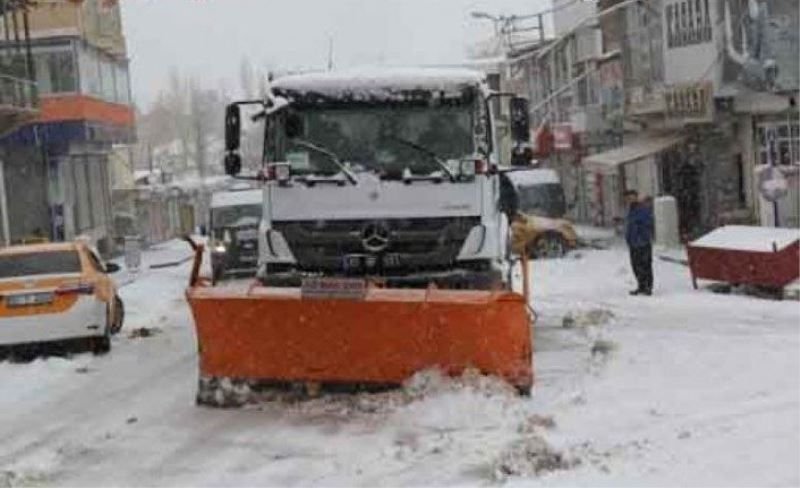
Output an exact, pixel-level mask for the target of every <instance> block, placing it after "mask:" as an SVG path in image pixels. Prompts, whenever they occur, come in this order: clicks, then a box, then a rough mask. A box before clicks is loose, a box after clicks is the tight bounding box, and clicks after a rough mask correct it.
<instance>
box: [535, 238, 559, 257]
mask: <svg viewBox="0 0 800 488" xmlns="http://www.w3.org/2000/svg"><path fill="white" fill-rule="evenodd" d="M532 251H533V253H532V254H533V255H534V256H535V257H537V258H539V259H553V258H560V257H562V256H564V254H566V253H567V245H566V243H565V242H564V238H563V237H561V236H560V235H558V234H555V233H547V234H543V235H542V236H540V237H539V238H538V239H536V241H535V242H534V243H533V250H532Z"/></svg>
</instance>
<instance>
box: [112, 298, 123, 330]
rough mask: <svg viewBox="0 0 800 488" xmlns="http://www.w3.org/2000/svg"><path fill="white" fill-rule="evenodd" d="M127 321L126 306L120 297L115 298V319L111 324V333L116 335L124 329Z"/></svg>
mask: <svg viewBox="0 0 800 488" xmlns="http://www.w3.org/2000/svg"><path fill="white" fill-rule="evenodd" d="M124 321H125V304H124V303H122V299H121V298H120V297H119V296H114V318H113V320H112V322H111V333H112V334H116V333H118V332H119V331H120V330H121V329H122V324H123V322H124Z"/></svg>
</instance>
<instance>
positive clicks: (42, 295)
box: [6, 291, 53, 307]
mask: <svg viewBox="0 0 800 488" xmlns="http://www.w3.org/2000/svg"><path fill="white" fill-rule="evenodd" d="M52 302H53V293H52V292H49V291H48V292H39V293H20V294H19V295H7V296H6V303H7V304H8V306H9V307H24V306H27V305H44V304H47V303H52Z"/></svg>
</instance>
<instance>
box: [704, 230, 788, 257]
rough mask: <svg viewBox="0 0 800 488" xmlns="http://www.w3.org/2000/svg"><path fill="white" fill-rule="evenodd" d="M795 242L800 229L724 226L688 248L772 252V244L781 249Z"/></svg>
mask: <svg viewBox="0 0 800 488" xmlns="http://www.w3.org/2000/svg"><path fill="white" fill-rule="evenodd" d="M797 240H800V229H781V228H775V227H754V226H746V225H726V226H724V227H720V228H718V229H715V230H713V231H711V232H710V233H708V234H706V235H704V236H703V237H701V238H699V239H697V240H695V241H693V242H691V243H690V246H692V247H713V248H718V249H728V250H738V251H756V252H772V251H773V243H774V245H775V248H777V249H783V248H785V247H787V246H789V245H791V244H792V243H793V242H795V241H797Z"/></svg>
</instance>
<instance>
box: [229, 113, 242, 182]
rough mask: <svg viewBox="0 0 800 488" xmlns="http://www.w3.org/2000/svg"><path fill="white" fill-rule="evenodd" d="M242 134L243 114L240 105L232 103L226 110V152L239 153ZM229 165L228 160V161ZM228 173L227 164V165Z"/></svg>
mask: <svg viewBox="0 0 800 488" xmlns="http://www.w3.org/2000/svg"><path fill="white" fill-rule="evenodd" d="M241 133H242V113H241V109H240V108H239V105H237V104H235V103H232V104H230V105H228V106H227V108H225V150H226V151H229V152H231V151H237V150H238V149H239V146H240V144H241V143H240V139H241ZM226 163H227V159H226ZM226 172H227V164H226ZM229 174H230V173H229Z"/></svg>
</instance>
